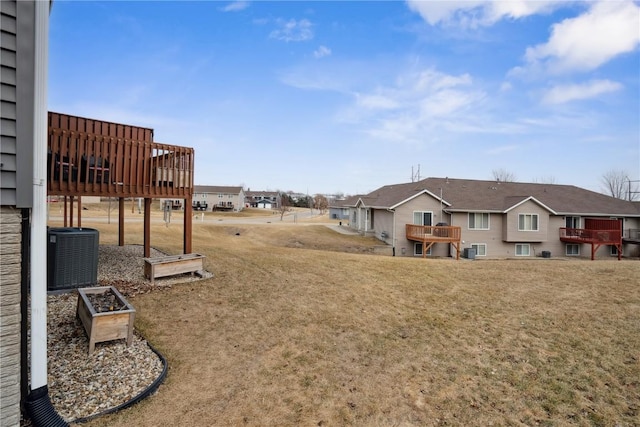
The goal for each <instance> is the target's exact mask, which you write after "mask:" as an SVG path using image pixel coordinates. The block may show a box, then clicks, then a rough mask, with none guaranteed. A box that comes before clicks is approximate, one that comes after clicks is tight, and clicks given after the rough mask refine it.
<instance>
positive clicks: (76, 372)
mask: <svg viewBox="0 0 640 427" xmlns="http://www.w3.org/2000/svg"><path fill="white" fill-rule="evenodd" d="M143 253H144V252H143V247H142V246H138V245H129V246H106V245H104V246H103V245H101V246H100V247H99V256H98V284H97V286H114V287H115V288H116V289H118V291H120V293H121V294H123V296H124V297H125V298H128V297H132V296H134V295H137V294H140V293H146V292H151V291H154V290H158V289H163V288H164V289H166V288H168V287H171V285H173V284H175V283H182V282H187V281H195V280H200V279H201V278H200V277H198V276H192V275H179V276H174V277H168V278H161V279H156V280H155V284H153V285H152V284H151V282H150V281H148V280H146V279H145V277H144V261H143ZM162 255H165V254H163V253H162V252H160V251H157V250H155V249H152V250H151V256H152V257H156V256H162ZM204 277H211V274H210V273H206V272H205V274H204ZM77 301H78V292H77V290H71V291H69V292H66V293H57V294H50V295H49V296H48V297H47V332H48V335H47V353H48V354H47V360H48V363H47V374H48V387H49V397H50V398H51V403H52V405H53V407H54V408H55V409H56V411H57V412H58V413H59V414H60V416H61V417H62V418H64V419H65V420H66V421H67V422H73V421H78V420H80V421H81V420H83V419H86V418H90V417H93V416H95V415H97V414H101V413H103V412H105V411H109V410H113V409H114V408H118V407H120V406H121V405H124V404H127V403H128V402H130V401H131V400H132V399H135V398H137V397H140V395H141V394H142V393H145V392H146V391H147V390H148V389H149V387H150V386H151V385H152V384H154V383H155V382H156V381H157V380H158V379H159V378H160V377H161V375H162V374H163V371H164V370H165V366H164V363H163V360H162V359H161V357H160V356H159V355H158V354H157V353H156V352H155V351H154V350H153V349H152V348H151V347H150V346H149V345H148V343H147V341H146V340H145V339H144V337H141V336H140V335H138V334H137V333H136V332H135V331H134V337H133V342H132V343H131V345H130V346H127V345H126V340H124V339H121V340H114V341H107V342H102V343H96V346H95V350H94V352H93V354H91V355H89V351H88V348H89V339H88V338H87V334H86V332H85V330H84V327H83V326H82V323H81V322H80V320H79V319H76V306H77ZM134 308H135V306H134ZM22 425H23V426H28V425H29V422H28V420H25V421H24V422H23V423H22Z"/></svg>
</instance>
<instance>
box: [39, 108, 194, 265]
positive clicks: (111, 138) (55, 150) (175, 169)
mask: <svg viewBox="0 0 640 427" xmlns="http://www.w3.org/2000/svg"><path fill="white" fill-rule="evenodd" d="M48 118H49V138H48V144H47V145H48V147H47V149H48V151H47V195H48V196H64V197H65V226H67V209H66V207H67V203H66V200H67V197H69V198H70V199H71V204H70V206H71V211H70V212H69V220H70V221H69V222H70V223H71V226H72V227H73V200H74V198H77V200H78V227H80V226H81V212H82V208H81V198H82V197H83V196H100V197H116V198H118V199H119V201H120V244H123V243H122V242H123V240H124V232H123V228H124V221H123V217H124V199H125V198H143V199H144V201H145V218H144V227H145V245H144V246H145V256H147V257H148V256H149V252H150V248H149V229H150V206H151V200H152V199H154V198H166V199H183V200H184V203H183V205H184V207H185V215H184V217H185V222H184V242H185V244H184V253H190V252H191V206H192V200H191V199H192V195H193V173H194V170H193V169H194V150H193V148H189V147H182V146H178V145H170V144H162V143H158V142H154V141H153V129H149V128H142V127H137V126H130V125H124V124H119V123H111V122H105V121H102V120H95V119H87V118H83V117H77V116H70V115H67V114H61V113H54V112H49V116H48Z"/></svg>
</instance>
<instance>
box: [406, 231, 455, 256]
mask: <svg viewBox="0 0 640 427" xmlns="http://www.w3.org/2000/svg"><path fill="white" fill-rule="evenodd" d="M406 235H407V239H408V240H413V241H416V242H422V245H423V247H422V257H423V258H425V257H426V254H427V251H428V250H429V248H431V246H433V245H435V244H436V243H451V244H452V245H453V247H455V248H456V259H460V236H461V235H462V230H461V228H460V227H456V226H450V225H449V226H434V225H414V224H406Z"/></svg>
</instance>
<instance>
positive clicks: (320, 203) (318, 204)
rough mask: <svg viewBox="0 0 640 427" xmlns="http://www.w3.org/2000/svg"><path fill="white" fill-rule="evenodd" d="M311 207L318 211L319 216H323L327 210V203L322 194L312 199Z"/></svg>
mask: <svg viewBox="0 0 640 427" xmlns="http://www.w3.org/2000/svg"><path fill="white" fill-rule="evenodd" d="M313 207H314V208H315V209H318V210H319V211H320V215H324V213H325V212H326V211H327V209H328V208H329V201H328V200H327V198H326V197H324V196H323V195H322V194H316V195H315V197H314V198H313Z"/></svg>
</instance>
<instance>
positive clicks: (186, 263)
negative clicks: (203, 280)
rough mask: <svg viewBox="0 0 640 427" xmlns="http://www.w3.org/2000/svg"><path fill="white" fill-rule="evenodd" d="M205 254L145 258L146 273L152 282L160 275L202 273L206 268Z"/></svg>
mask: <svg viewBox="0 0 640 427" xmlns="http://www.w3.org/2000/svg"><path fill="white" fill-rule="evenodd" d="M204 258H205V256H204V255H200V254H183V255H167V256H163V257H157V258H144V275H145V277H146V278H148V279H151V283H154V280H155V279H157V278H158V277H165V276H173V275H176V274H183V273H191V274H193V273H196V272H197V273H200V274H202V272H203V270H204V262H203V261H204Z"/></svg>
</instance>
